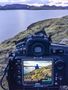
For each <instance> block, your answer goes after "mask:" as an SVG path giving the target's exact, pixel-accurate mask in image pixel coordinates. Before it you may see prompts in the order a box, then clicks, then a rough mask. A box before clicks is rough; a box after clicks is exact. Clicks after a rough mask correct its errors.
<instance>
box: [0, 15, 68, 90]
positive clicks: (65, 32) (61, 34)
mask: <svg viewBox="0 0 68 90" xmlns="http://www.w3.org/2000/svg"><path fill="white" fill-rule="evenodd" d="M43 27H44V29H45V31H46V32H47V34H48V35H49V34H52V40H53V42H54V43H55V42H56V43H60V42H61V43H64V44H67V45H68V16H65V17H61V18H53V19H47V20H43V21H39V22H36V23H33V24H31V25H30V26H29V27H27V30H25V31H24V32H20V33H19V34H17V35H16V36H14V37H13V38H10V39H8V40H5V41H3V42H2V43H1V44H0V77H1V76H2V74H3V70H4V67H5V66H6V64H7V62H8V58H7V56H8V53H9V52H10V51H11V50H12V49H13V48H14V47H15V42H16V41H18V40H20V39H22V38H24V37H26V36H28V35H31V34H34V33H35V32H38V31H40V30H42V28H43ZM64 39H65V40H64ZM0 90H1V89H0Z"/></svg>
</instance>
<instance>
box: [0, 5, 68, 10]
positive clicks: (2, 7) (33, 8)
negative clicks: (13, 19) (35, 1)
mask: <svg viewBox="0 0 68 90" xmlns="http://www.w3.org/2000/svg"><path fill="white" fill-rule="evenodd" d="M15 9H25V10H61V9H68V6H65V7H62V6H55V5H53V6H49V5H43V6H33V5H32V6H31V5H27V4H6V5H4V6H1V5H0V10H15Z"/></svg>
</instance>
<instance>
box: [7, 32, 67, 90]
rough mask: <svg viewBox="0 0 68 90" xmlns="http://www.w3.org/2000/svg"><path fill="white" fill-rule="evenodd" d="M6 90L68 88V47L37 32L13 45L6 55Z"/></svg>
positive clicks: (56, 89) (53, 89)
mask: <svg viewBox="0 0 68 90" xmlns="http://www.w3.org/2000/svg"><path fill="white" fill-rule="evenodd" d="M8 65H9V68H8V71H7V81H8V85H9V90H59V88H60V86H63V85H68V46H67V45H63V44H55V43H52V40H51V38H50V37H49V36H48V35H47V34H46V33H45V32H44V31H39V32H37V33H35V34H33V35H30V36H28V37H26V38H24V39H22V40H19V41H17V42H16V49H15V51H14V52H11V53H10V54H9V64H8Z"/></svg>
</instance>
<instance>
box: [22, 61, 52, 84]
mask: <svg viewBox="0 0 68 90" xmlns="http://www.w3.org/2000/svg"><path fill="white" fill-rule="evenodd" d="M23 66H24V83H26V84H27V83H31V84H32V83H41V84H43V83H44V84H52V61H24V62H23Z"/></svg>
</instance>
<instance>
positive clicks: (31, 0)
mask: <svg viewBox="0 0 68 90" xmlns="http://www.w3.org/2000/svg"><path fill="white" fill-rule="evenodd" d="M4 3H24V4H33V5H39V6H40V5H43V4H48V5H56V6H68V0H0V4H4Z"/></svg>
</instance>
